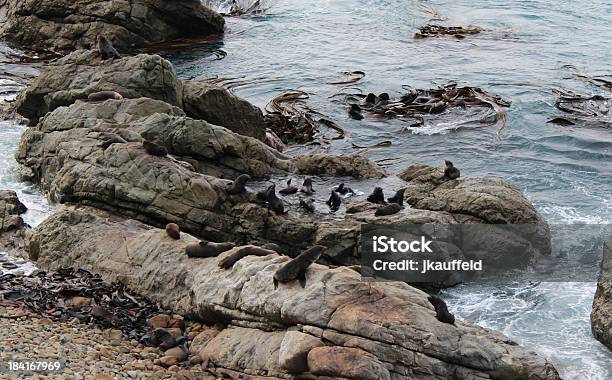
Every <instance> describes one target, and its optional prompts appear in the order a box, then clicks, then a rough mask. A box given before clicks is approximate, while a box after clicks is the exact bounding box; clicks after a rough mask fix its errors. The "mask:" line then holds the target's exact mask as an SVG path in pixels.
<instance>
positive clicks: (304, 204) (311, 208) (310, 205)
mask: <svg viewBox="0 0 612 380" xmlns="http://www.w3.org/2000/svg"><path fill="white" fill-rule="evenodd" d="M314 203H315V200H314V199H312V198H311V199H308V200H306V201H305V200H303V199H300V207H301V208H303V209H304V210H306V211H308V212H315V205H314Z"/></svg>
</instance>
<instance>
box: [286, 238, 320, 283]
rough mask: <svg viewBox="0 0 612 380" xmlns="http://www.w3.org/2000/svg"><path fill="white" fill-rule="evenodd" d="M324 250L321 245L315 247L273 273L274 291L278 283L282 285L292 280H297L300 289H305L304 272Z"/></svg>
mask: <svg viewBox="0 0 612 380" xmlns="http://www.w3.org/2000/svg"><path fill="white" fill-rule="evenodd" d="M324 249H325V247H324V246H322V245H315V246H314V247H312V248H309V249H307V250H305V251H304V252H302V253H300V254H299V255H298V256H297V257H296V258H295V259H293V260H291V261H289V262H288V263H287V264H285V265H284V266H283V267H281V268H280V269H278V270H277V271H276V272H275V273H274V289H276V288H277V287H278V283H279V282H280V283H283V284H284V283H287V282H291V281H294V280H299V281H300V285H301V286H302V288H304V287H306V271H307V270H308V267H309V266H310V265H312V263H314V262H315V261H317V260H318V259H319V257H321V254H322V253H323V250H324Z"/></svg>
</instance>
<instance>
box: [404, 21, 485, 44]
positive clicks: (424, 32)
mask: <svg viewBox="0 0 612 380" xmlns="http://www.w3.org/2000/svg"><path fill="white" fill-rule="evenodd" d="M481 31H482V29H481V28H479V27H477V26H442V25H433V24H427V25H425V26H422V27H420V28H419V31H418V32H417V33H415V34H414V38H416V39H419V38H429V37H441V36H452V37H455V38H457V39H460V40H461V39H464V38H465V37H467V36H468V35H472V34H478V33H480V32H481Z"/></svg>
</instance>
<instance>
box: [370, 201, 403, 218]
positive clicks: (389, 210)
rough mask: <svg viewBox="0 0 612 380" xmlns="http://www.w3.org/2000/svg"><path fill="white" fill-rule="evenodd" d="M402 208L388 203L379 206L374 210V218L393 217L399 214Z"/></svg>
mask: <svg viewBox="0 0 612 380" xmlns="http://www.w3.org/2000/svg"><path fill="white" fill-rule="evenodd" d="M401 209H402V206H400V205H399V204H397V203H389V204H388V205H384V206H381V207H379V208H377V209H376V212H375V213H374V215H375V216H385V215H393V214H397V213H398V212H400V210H401Z"/></svg>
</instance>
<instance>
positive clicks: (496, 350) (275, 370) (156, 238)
mask: <svg viewBox="0 0 612 380" xmlns="http://www.w3.org/2000/svg"><path fill="white" fill-rule="evenodd" d="M32 241H33V245H36V246H37V247H38V250H39V252H40V258H39V261H38V265H40V266H41V267H43V268H46V269H57V268H60V267H74V266H77V267H80V268H84V269H87V270H91V271H93V272H96V273H100V274H101V275H102V276H103V278H105V279H106V280H109V281H121V282H123V283H124V284H126V285H127V286H128V287H130V288H132V289H133V290H135V291H137V292H138V293H140V294H142V295H144V296H146V297H149V298H150V299H152V300H153V301H156V302H159V303H160V305H161V306H162V307H164V308H168V309H170V310H172V311H173V312H175V313H179V314H183V315H186V316H189V317H191V318H196V319H200V320H202V321H203V322H209V323H215V322H227V321H231V323H232V324H236V323H240V322H247V323H248V324H249V326H256V325H260V326H262V327H263V326H269V327H270V329H269V331H267V330H263V329H260V328H255V327H230V328H227V329H224V330H223V331H221V332H220V333H219V334H217V335H216V336H215V337H214V338H212V339H211V340H209V341H208V343H207V344H206V345H205V347H204V348H203V350H202V352H201V355H202V357H203V358H204V357H206V358H209V359H210V362H211V363H214V364H215V365H216V366H219V367H224V368H228V369H233V370H237V371H241V372H245V373H249V374H252V375H261V374H264V373H265V374H266V375H268V376H278V377H281V376H282V377H286V374H287V372H286V371H285V370H283V369H282V368H280V366H279V352H280V350H281V346H282V342H283V339H284V337H285V334H286V333H287V332H286V331H287V329H291V330H292V331H293V330H295V327H296V326H297V325H300V326H302V327H305V326H311V327H316V328H319V329H322V330H323V332H322V335H323V339H324V340H325V341H326V342H330V343H329V344H330V346H329V347H319V348H315V349H313V350H311V351H310V352H309V355H308V365H309V369H310V370H311V371H313V372H314V373H317V374H320V375H324V376H335V377H342V378H364V379H365V378H367V379H370V378H377V377H375V376H379V377H378V378H388V377H387V376H389V374H390V372H391V370H392V372H393V373H394V374H404V376H405V377H416V378H428V379H447V378H451V377H452V378H456V379H473V378H487V377H489V378H491V379H508V378H532V379H551V380H553V379H559V376H558V374H557V372H556V371H555V369H554V368H553V367H552V365H551V364H550V363H548V362H546V360H544V359H542V358H540V357H538V356H536V355H535V354H534V353H532V352H530V351H528V350H526V349H524V348H522V347H520V346H517V345H516V344H514V343H512V342H511V341H509V339H508V338H506V337H505V336H503V335H501V334H499V333H496V332H493V331H490V330H487V329H484V328H481V327H477V326H473V325H469V324H466V323H464V322H462V321H456V323H455V325H448V324H444V323H441V322H439V321H438V320H437V319H436V317H435V311H434V309H433V307H432V306H431V304H430V303H429V301H428V300H427V294H426V293H424V292H422V291H420V290H417V289H415V288H412V287H410V286H409V285H406V284H403V283H384V282H382V283H376V282H373V283H366V282H363V281H362V280H361V276H360V275H359V274H358V273H356V272H354V271H352V270H350V269H348V268H343V267H339V268H335V269H330V268H328V267H326V266H322V265H318V264H314V265H312V266H311V267H310V268H309V270H308V272H307V279H308V281H307V286H306V287H305V288H302V287H301V286H300V285H299V284H297V283H295V284H283V285H282V286H279V287H278V288H277V289H274V285H273V281H272V275H273V273H274V272H275V271H276V270H277V269H278V268H279V267H280V266H282V265H284V264H285V263H286V262H287V261H288V260H289V258H287V257H284V256H278V255H274V254H271V255H268V256H264V257H256V256H252V257H246V258H244V259H242V260H240V261H239V262H237V263H236V264H235V265H234V266H233V268H232V269H230V270H222V269H220V268H219V267H218V262H219V260H222V259H223V258H224V257H225V256H226V255H229V254H232V253H233V251H232V250H230V251H228V252H226V253H223V254H222V255H220V257H217V258H205V259H195V260H194V259H189V258H188V257H186V255H184V253H183V250H184V247H185V245H187V244H190V243H193V242H195V241H197V239H195V238H193V237H192V236H190V235H188V234H183V236H182V238H181V240H179V241H176V240H171V239H168V238H167V236H166V234H165V231H164V230H162V229H155V228H151V227H150V226H147V225H144V224H142V223H140V222H137V221H135V220H129V219H122V218H119V217H116V216H113V215H109V214H107V213H105V212H102V211H98V210H95V209H91V208H87V207H79V208H76V209H75V208H64V209H63V210H61V211H60V212H58V213H56V214H55V215H53V216H51V217H50V218H48V219H47V220H46V221H44V222H43V223H42V224H41V225H39V226H38V227H37V228H36V229H35V231H34V236H33V239H32ZM349 363H352V364H351V365H349ZM354 363H357V364H359V365H358V366H356V365H354ZM357 370H359V373H357V372H356V371H357Z"/></svg>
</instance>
